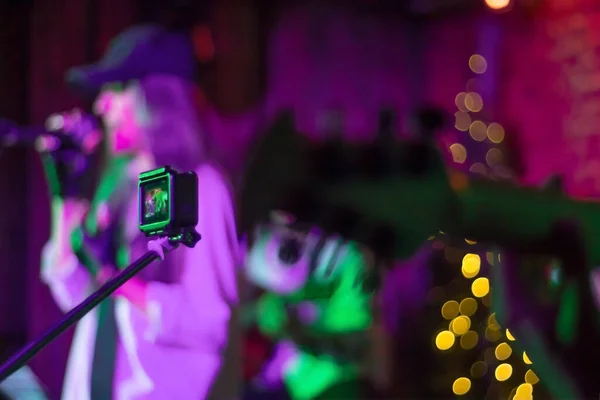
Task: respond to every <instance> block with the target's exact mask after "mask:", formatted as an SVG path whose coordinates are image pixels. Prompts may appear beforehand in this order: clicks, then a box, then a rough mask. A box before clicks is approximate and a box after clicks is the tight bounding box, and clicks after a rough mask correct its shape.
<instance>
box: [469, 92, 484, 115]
mask: <svg viewBox="0 0 600 400" xmlns="http://www.w3.org/2000/svg"><path fill="white" fill-rule="evenodd" d="M465 107H467V109H468V110H469V111H471V112H479V111H481V109H482V108H483V99H482V98H481V96H480V95H479V94H478V93H475V92H471V93H469V94H467V95H466V96H465Z"/></svg>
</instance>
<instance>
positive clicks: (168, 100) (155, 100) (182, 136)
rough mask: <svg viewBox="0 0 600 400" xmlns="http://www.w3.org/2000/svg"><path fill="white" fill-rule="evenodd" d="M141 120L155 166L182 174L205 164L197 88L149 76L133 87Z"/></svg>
mask: <svg viewBox="0 0 600 400" xmlns="http://www.w3.org/2000/svg"><path fill="white" fill-rule="evenodd" d="M133 88H134V90H136V92H137V95H138V96H139V97H138V99H137V100H138V101H136V104H138V105H140V107H136V118H139V120H140V122H141V124H140V125H141V126H142V129H143V132H144V134H145V135H144V136H145V137H146V140H147V145H148V148H149V149H150V151H151V152H152V154H153V156H154V161H155V163H156V165H172V166H174V167H176V168H177V169H179V170H181V171H188V170H191V169H195V168H196V167H197V166H198V165H199V164H200V163H201V162H203V161H204V160H205V149H204V146H203V140H204V139H205V138H203V137H202V132H201V128H200V123H199V120H198V113H197V110H196V105H195V91H196V90H197V89H196V87H195V86H194V85H193V84H191V83H189V82H187V81H184V80H183V79H181V78H178V77H174V76H168V75H152V76H148V77H146V78H144V79H142V80H140V81H138V82H137V84H134V85H133Z"/></svg>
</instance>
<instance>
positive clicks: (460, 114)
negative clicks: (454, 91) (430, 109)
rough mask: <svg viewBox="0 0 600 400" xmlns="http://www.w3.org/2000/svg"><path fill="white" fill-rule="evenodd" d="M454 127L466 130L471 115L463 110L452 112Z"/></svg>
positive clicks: (469, 123) (469, 124)
mask: <svg viewBox="0 0 600 400" xmlns="http://www.w3.org/2000/svg"><path fill="white" fill-rule="evenodd" d="M454 118H455V120H454V127H455V128H456V129H458V130H459V131H463V132H466V131H468V130H469V126H471V117H470V116H469V114H468V113H466V112H464V111H457V112H456V113H454Z"/></svg>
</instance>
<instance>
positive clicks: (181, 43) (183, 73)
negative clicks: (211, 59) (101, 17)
mask: <svg viewBox="0 0 600 400" xmlns="http://www.w3.org/2000/svg"><path fill="white" fill-rule="evenodd" d="M196 68H197V66H196V59H195V56H194V48H193V44H192V39H191V38H190V36H189V35H188V34H187V33H186V32H184V31H170V30H167V29H166V28H164V27H162V26H160V25H154V24H148V25H137V26H133V27H131V28H129V29H126V30H125V31H123V32H122V33H120V34H119V35H117V37H115V38H114V39H113V40H112V41H111V43H110V44H109V46H108V50H107V51H106V53H105V55H104V57H103V58H102V60H100V61H99V62H98V63H96V64H92V65H85V66H80V67H74V68H71V69H69V70H68V71H67V73H66V75H65V80H66V83H67V85H68V86H69V87H70V88H71V89H73V90H76V91H78V92H82V93H85V94H97V93H98V92H99V91H100V90H101V89H102V87H103V86H104V85H106V84H108V83H113V82H114V83H126V82H128V81H130V80H133V79H142V78H144V77H146V76H148V75H156V74H164V75H174V76H177V77H180V78H182V79H185V80H188V81H190V82H194V80H195V78H196Z"/></svg>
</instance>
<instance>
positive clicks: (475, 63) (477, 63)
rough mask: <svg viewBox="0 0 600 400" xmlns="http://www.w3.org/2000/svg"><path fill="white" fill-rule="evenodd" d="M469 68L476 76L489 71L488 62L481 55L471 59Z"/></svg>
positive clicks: (473, 56) (475, 55)
mask: <svg viewBox="0 0 600 400" xmlns="http://www.w3.org/2000/svg"><path fill="white" fill-rule="evenodd" d="M469 68H470V69H471V71H473V72H475V73H476V74H483V73H484V72H485V71H486V69H487V61H486V60H485V58H484V57H483V56H481V55H479V54H473V55H472V56H471V57H469Z"/></svg>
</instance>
